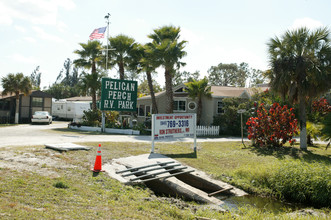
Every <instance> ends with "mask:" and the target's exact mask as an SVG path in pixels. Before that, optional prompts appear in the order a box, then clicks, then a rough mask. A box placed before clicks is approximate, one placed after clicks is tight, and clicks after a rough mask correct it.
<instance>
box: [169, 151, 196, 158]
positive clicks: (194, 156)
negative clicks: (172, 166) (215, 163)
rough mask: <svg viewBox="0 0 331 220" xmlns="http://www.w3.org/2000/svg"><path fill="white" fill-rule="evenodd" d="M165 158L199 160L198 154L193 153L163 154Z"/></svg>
mask: <svg viewBox="0 0 331 220" xmlns="http://www.w3.org/2000/svg"><path fill="white" fill-rule="evenodd" d="M163 155H164V156H167V157H170V158H197V152H196V151H194V152H191V153H181V154H163Z"/></svg>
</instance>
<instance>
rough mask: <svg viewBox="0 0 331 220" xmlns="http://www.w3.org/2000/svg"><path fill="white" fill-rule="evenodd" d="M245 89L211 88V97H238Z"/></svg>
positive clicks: (229, 87)
mask: <svg viewBox="0 0 331 220" xmlns="http://www.w3.org/2000/svg"><path fill="white" fill-rule="evenodd" d="M246 89H247V88H244V87H231V86H211V90H210V91H211V92H212V94H211V95H212V96H214V97H239V96H240V95H242V94H243V92H245V90H246Z"/></svg>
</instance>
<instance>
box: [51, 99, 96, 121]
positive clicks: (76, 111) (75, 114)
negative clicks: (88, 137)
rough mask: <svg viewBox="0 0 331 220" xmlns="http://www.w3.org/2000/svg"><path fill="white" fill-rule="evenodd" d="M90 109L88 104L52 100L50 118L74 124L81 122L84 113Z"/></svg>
mask: <svg viewBox="0 0 331 220" xmlns="http://www.w3.org/2000/svg"><path fill="white" fill-rule="evenodd" d="M90 108H91V104H90V102H84V101H67V100H65V99H60V100H53V103H52V116H54V117H57V118H60V119H67V120H72V121H74V122H81V120H82V117H83V115H84V111H88V110H89V109H90Z"/></svg>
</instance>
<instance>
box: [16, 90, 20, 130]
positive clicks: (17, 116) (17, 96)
mask: <svg viewBox="0 0 331 220" xmlns="http://www.w3.org/2000/svg"><path fill="white" fill-rule="evenodd" d="M19 110H20V95H19V93H16V106H15V124H18V119H19Z"/></svg>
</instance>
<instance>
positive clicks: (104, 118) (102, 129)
mask: <svg viewBox="0 0 331 220" xmlns="http://www.w3.org/2000/svg"><path fill="white" fill-rule="evenodd" d="M109 17H110V14H109V13H107V15H106V16H105V19H106V23H107V40H106V44H107V50H106V73H107V76H108V41H109ZM105 121H106V113H105V111H102V119H101V131H102V132H105V130H106V128H105V125H106V123H105Z"/></svg>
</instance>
